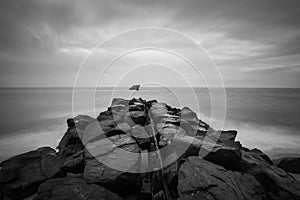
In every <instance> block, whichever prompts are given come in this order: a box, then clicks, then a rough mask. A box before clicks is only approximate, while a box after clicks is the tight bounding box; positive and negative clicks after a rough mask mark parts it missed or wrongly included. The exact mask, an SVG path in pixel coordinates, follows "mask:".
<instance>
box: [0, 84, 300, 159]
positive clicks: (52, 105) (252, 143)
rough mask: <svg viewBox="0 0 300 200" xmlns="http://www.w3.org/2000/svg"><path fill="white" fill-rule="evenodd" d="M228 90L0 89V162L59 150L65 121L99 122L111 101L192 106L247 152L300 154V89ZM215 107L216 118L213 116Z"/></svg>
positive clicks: (283, 154)
mask: <svg viewBox="0 0 300 200" xmlns="http://www.w3.org/2000/svg"><path fill="white" fill-rule="evenodd" d="M225 91H226V99H224V98H223V96H222V95H219V96H218V95H216V94H222V89H220V88H212V89H209V90H208V89H206V88H192V89H191V88H171V89H170V88H169V89H168V88H143V87H142V88H141V90H140V91H129V90H127V89H126V88H119V89H112V88H100V89H97V90H94V89H80V90H76V91H75V92H74V93H73V90H72V88H2V89H0V96H1V99H0V108H1V116H0V117H1V118H0V130H1V131H0V161H3V160H4V159H7V158H9V157H11V156H13V155H16V154H20V153H23V152H25V151H29V150H33V149H36V148H38V147H41V146H51V147H54V148H55V147H56V146H57V144H58V142H59V141H60V139H61V137H62V136H63V135H64V133H65V132H66V129H67V126H66V123H65V122H66V119H67V118H70V117H72V116H75V115H77V114H88V115H91V116H93V117H96V116H97V115H98V114H99V112H101V111H104V110H106V109H107V107H108V106H109V105H110V103H111V100H112V98H113V97H123V98H131V97H142V98H146V99H147V100H150V99H157V100H158V101H161V102H166V103H168V104H170V105H171V106H174V107H179V108H182V107H185V106H188V107H190V108H192V109H193V110H194V111H195V112H197V113H198V116H199V118H201V119H203V120H204V121H207V122H209V123H212V122H214V121H217V122H222V123H221V124H223V122H224V127H222V128H223V129H235V130H237V131H238V137H237V139H238V140H240V141H241V143H242V144H243V145H244V146H246V147H248V148H259V149H261V150H263V151H264V152H265V153H267V154H269V155H270V156H271V157H272V158H276V157H280V156H286V155H290V156H293V155H300V151H299V150H300V145H299V144H300V132H299V130H300V89H279V88H278V89H269V88H268V89H267V88H226V89H225ZM212 96H213V97H212ZM211 98H215V101H212V100H211ZM215 102H217V104H218V105H215V104H216V103H215ZM222 105H226V107H225V109H226V117H225V118H224V119H225V120H223V116H222V115H218V109H220V110H222V109H223V108H221V107H222ZM220 106H221V107H220ZM212 108H214V109H215V111H216V112H215V113H217V115H215V114H212ZM221 113H222V112H221ZM219 124H220V123H219Z"/></svg>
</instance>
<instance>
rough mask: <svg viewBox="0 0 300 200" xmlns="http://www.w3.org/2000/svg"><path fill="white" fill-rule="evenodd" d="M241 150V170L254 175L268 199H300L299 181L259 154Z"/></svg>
mask: <svg viewBox="0 0 300 200" xmlns="http://www.w3.org/2000/svg"><path fill="white" fill-rule="evenodd" d="M241 152H242V168H243V171H244V172H246V173H248V174H251V175H252V176H254V177H255V178H256V179H257V180H258V181H259V182H260V184H261V185H262V187H263V188H264V190H265V192H266V194H267V196H268V198H269V199H272V200H280V199H290V200H296V199H300V182H298V181H297V180H296V179H295V178H294V177H293V176H291V175H290V174H288V173H286V172H285V171H283V170H282V169H280V168H278V167H276V166H274V165H270V163H269V162H267V161H266V160H265V159H264V158H262V157H260V155H259V154H256V153H253V152H249V151H248V152H246V151H241Z"/></svg>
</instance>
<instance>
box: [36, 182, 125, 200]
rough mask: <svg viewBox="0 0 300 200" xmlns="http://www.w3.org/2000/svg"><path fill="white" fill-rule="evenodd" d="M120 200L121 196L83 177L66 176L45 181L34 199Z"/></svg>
mask: <svg viewBox="0 0 300 200" xmlns="http://www.w3.org/2000/svg"><path fill="white" fill-rule="evenodd" d="M50 199H51V200H56V199H57V200H61V199H64V200H87V199H89V200H120V199H121V198H120V197H119V196H118V195H116V194H114V193H112V192H110V191H109V190H107V189H105V188H103V187H101V186H98V185H95V184H88V183H87V182H86V181H85V180H83V179H82V178H76V177H65V178H56V179H50V180H48V181H46V182H44V183H43V184H42V185H41V186H40V187H39V190H38V193H37V196H36V197H35V198H34V200H50Z"/></svg>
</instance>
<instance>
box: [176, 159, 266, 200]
mask: <svg viewBox="0 0 300 200" xmlns="http://www.w3.org/2000/svg"><path fill="white" fill-rule="evenodd" d="M178 192H179V194H180V197H179V199H180V200H183V199H184V200H198V199H210V200H224V199H228V200H229V199H230V200H235V199H236V200H242V199H243V200H244V199H249V200H253V199H266V197H265V195H264V191H263V189H262V187H261V186H260V184H259V182H258V181H257V180H256V179H255V178H254V177H252V176H251V175H248V174H242V173H239V172H232V171H228V170H226V169H224V168H223V167H221V166H218V165H215V164H213V163H211V162H208V161H205V160H203V159H201V158H198V157H189V158H188V159H187V160H186V162H185V163H184V164H182V165H181V167H180V169H179V172H178Z"/></svg>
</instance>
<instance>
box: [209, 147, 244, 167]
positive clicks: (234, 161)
mask: <svg viewBox="0 0 300 200" xmlns="http://www.w3.org/2000/svg"><path fill="white" fill-rule="evenodd" d="M204 159H205V160H207V161H210V162H212V163H214V164H217V165H220V166H222V167H224V168H225V169H227V170H232V171H242V162H241V152H240V150H239V149H236V148H232V147H227V146H221V145H219V146H218V145H215V146H214V147H213V148H212V149H211V150H210V151H209V152H208V154H207V155H205V156H204Z"/></svg>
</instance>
